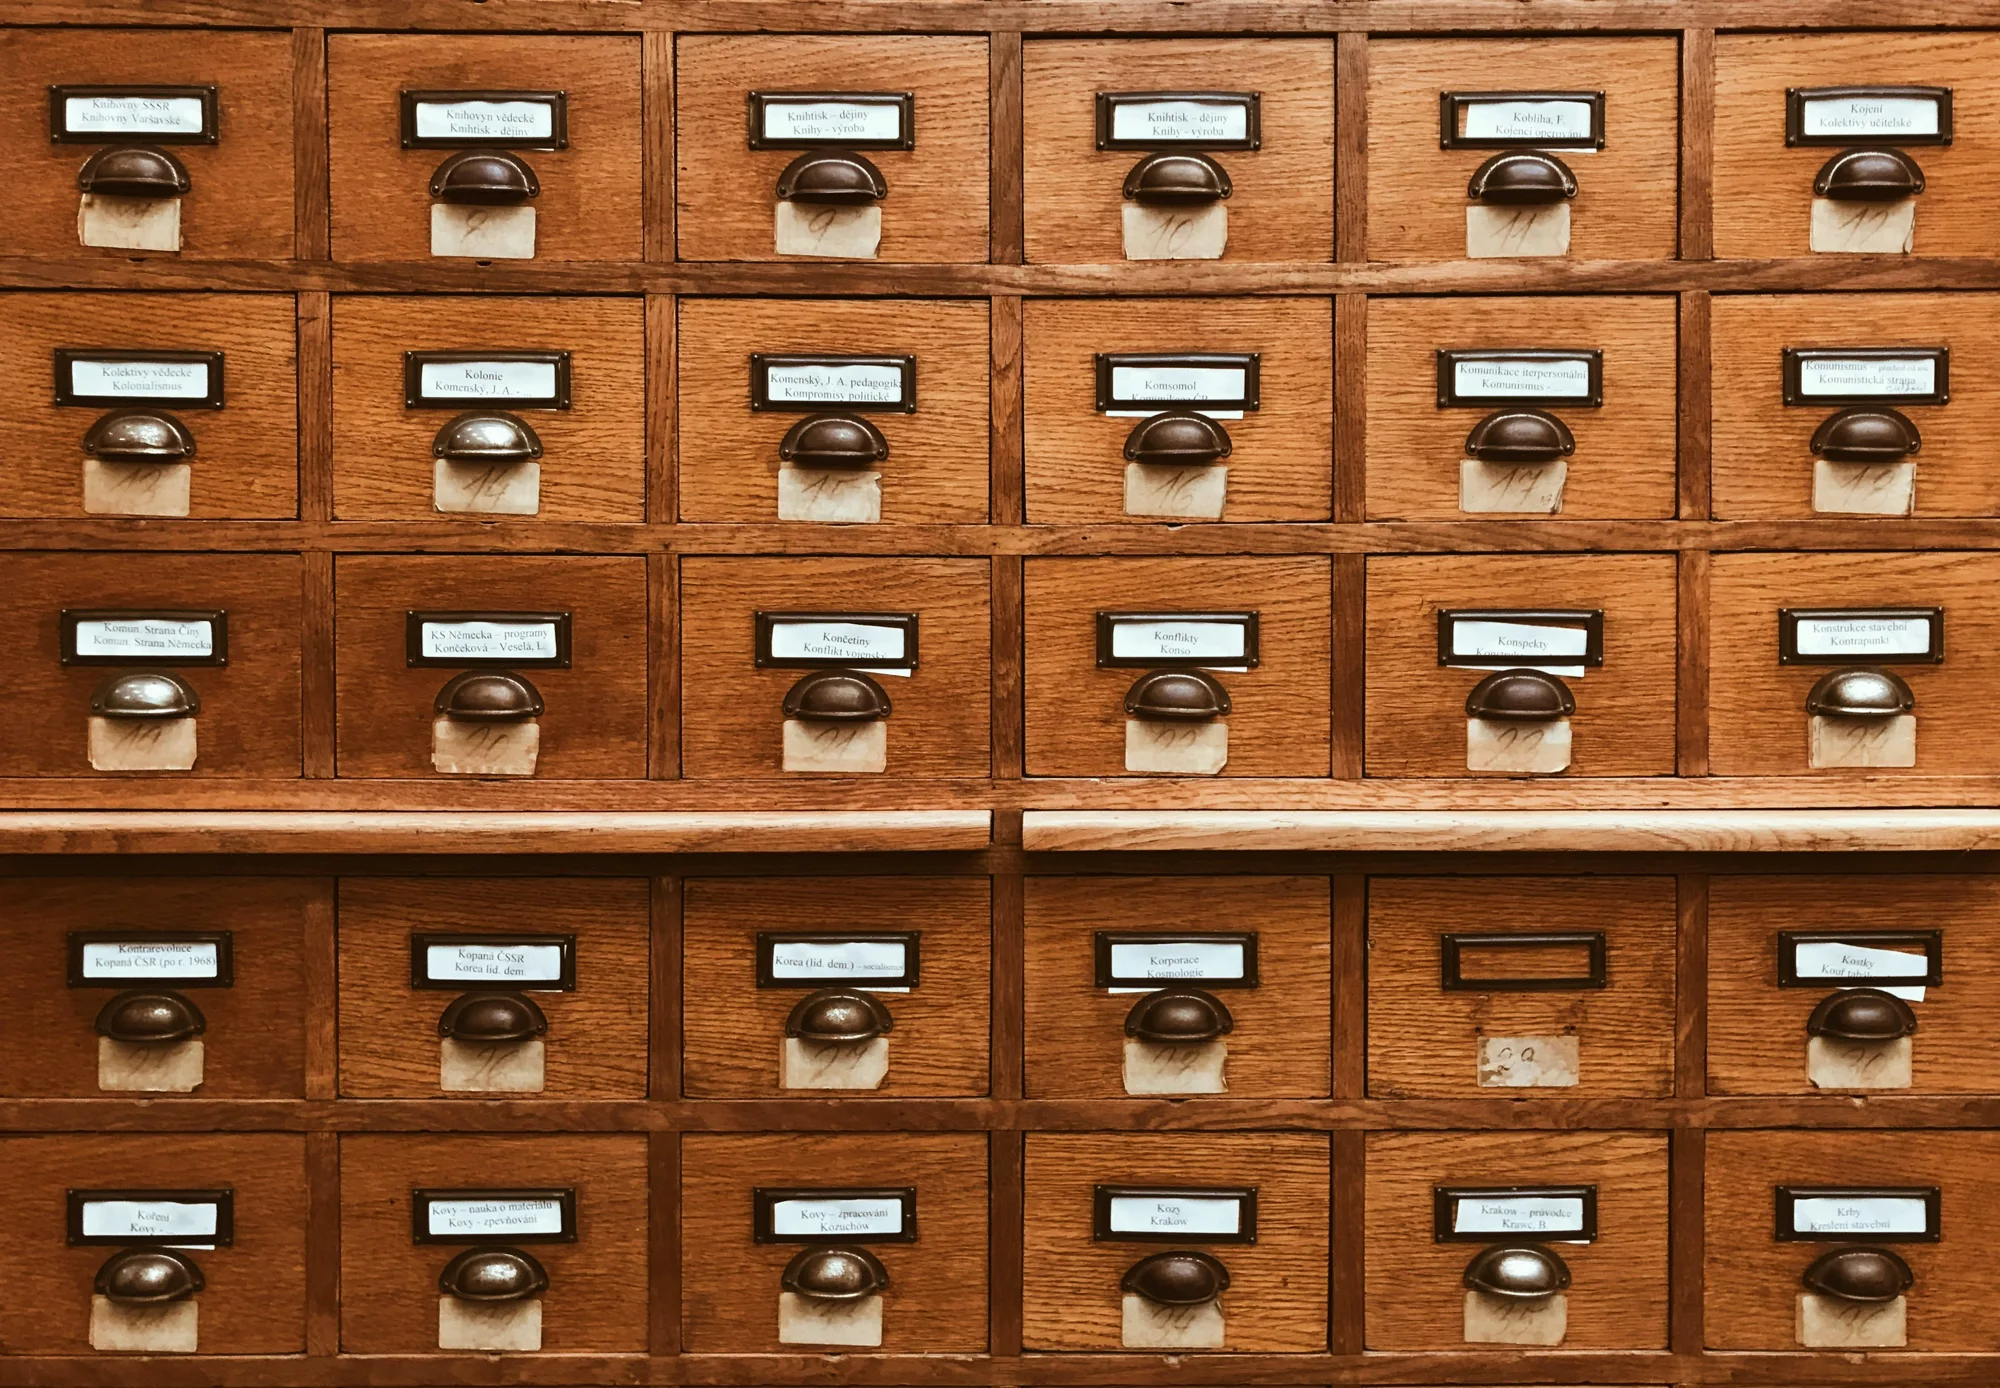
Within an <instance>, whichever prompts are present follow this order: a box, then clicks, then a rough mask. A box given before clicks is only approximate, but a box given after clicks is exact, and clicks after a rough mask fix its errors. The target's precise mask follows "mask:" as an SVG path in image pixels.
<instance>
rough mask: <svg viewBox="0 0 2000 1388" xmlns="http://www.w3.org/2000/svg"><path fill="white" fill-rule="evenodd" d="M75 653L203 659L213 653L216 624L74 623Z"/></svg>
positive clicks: (165, 620) (164, 620)
mask: <svg viewBox="0 0 2000 1388" xmlns="http://www.w3.org/2000/svg"><path fill="white" fill-rule="evenodd" d="M76 653H77V654H78V655H80V656H85V655H94V656H110V657H113V658H114V659H119V660H148V659H152V660H157V659H159V658H161V657H176V656H178V657H185V658H187V659H190V660H194V659H206V658H207V657H209V656H212V655H214V654H215V623H213V622H211V621H208V620H207V619H206V618H201V619H195V620H183V619H176V618H171V617H112V618H98V619H91V620H85V621H79V622H78V623H77V624H76Z"/></svg>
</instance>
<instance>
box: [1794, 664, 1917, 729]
mask: <svg viewBox="0 0 2000 1388" xmlns="http://www.w3.org/2000/svg"><path fill="white" fill-rule="evenodd" d="M1916 706H1917V696H1916V695H1915V694H1913V693H1911V692H1910V686H1909V685H1907V684H1905V683H1903V678H1902V676H1901V675H1894V674H1891V673H1890V672H1889V671H1887V670H1871V669H1863V668H1857V669H1853V670H1829V671H1827V672H1826V673H1825V674H1824V675H1821V676H1820V677H1819V681H1818V683H1816V684H1814V685H1813V687H1812V689H1811V690H1810V691H1809V692H1808V693H1807V694H1806V712H1807V713H1811V714H1817V715H1818V716H1820V717H1822V718H1894V717H1895V716H1896V715H1897V714H1899V713H1908V712H1910V711H1911V710H1912V709H1914V708H1915V707H1916Z"/></svg>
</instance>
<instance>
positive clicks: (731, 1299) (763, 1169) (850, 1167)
mask: <svg viewBox="0 0 2000 1388" xmlns="http://www.w3.org/2000/svg"><path fill="white" fill-rule="evenodd" d="M986 1181H987V1151H986V1135H985V1134H984V1133H949V1134H940V1133H891V1132H879V1133H851V1134H823V1135H822V1134H814V1135H810V1136H808V1135H802V1134H798V1133H753V1134H741V1135H738V1134H729V1135H711V1134H689V1135H688V1136H686V1137H684V1138H682V1139H681V1336H682V1343H683V1345H684V1347H685V1350H686V1352H687V1353H689V1354H718V1353H720V1354H759V1353H761V1354H769V1353H773V1352H777V1351H780V1350H781V1349H782V1347H781V1346H780V1345H779V1344H778V1291H779V1288H778V1278H779V1276H780V1275H781V1274H782V1273H783V1272H784V1269H785V1264H786V1263H788V1262H790V1261H791V1259H792V1256H793V1255H794V1254H796V1253H797V1252H798V1251H799V1248H800V1247H801V1245H798V1244H789V1243H766V1244H758V1243H753V1242H752V1241H751V1224H750V1219H751V1191H752V1190H753V1189H754V1188H756V1187H758V1186H766V1187H781V1188H782V1187H811V1188H839V1187H849V1188H876V1189H879V1188H881V1187H884V1186H913V1187H915V1188H916V1192H917V1213H916V1223H917V1238H916V1241H915V1242H914V1243H876V1244H870V1245H869V1251H870V1252H872V1253H873V1254H875V1256H876V1257H878V1258H880V1259H881V1260H882V1265H883V1267H884V1268H885V1269H886V1270H887V1272H888V1274H889V1285H888V1288H887V1290H886V1291H884V1292H883V1293H882V1353H884V1354H977V1353H980V1352H982V1351H983V1350H985V1348H986V1343H987V1340H986V1330H987V1326H986V1296H987V1287H986Z"/></svg>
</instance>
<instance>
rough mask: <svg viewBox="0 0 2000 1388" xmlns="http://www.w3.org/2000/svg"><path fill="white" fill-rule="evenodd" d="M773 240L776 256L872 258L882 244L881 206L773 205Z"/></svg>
mask: <svg viewBox="0 0 2000 1388" xmlns="http://www.w3.org/2000/svg"><path fill="white" fill-rule="evenodd" d="M775 217H776V221H775V230H774V239H775V241H776V247H777V253H778V254H779V255H812V256H821V257H830V258H834V259H839V260H873V259H875V255H876V252H877V251H878V250H880V248H881V245H882V209H881V208H880V207H878V206H875V205H874V204H872V203H871V204H870V205H869V206H867V207H825V206H820V205H817V204H810V203H797V202H790V201H784V202H780V203H778V204H777V212H776V214H775Z"/></svg>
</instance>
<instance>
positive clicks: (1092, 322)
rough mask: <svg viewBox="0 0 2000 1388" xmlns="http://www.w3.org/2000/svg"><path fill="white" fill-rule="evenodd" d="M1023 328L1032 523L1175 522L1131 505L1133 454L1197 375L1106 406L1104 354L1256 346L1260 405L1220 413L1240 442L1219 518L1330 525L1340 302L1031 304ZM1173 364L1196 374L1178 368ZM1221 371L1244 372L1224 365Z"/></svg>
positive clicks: (1229, 461)
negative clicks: (1101, 378)
mask: <svg viewBox="0 0 2000 1388" xmlns="http://www.w3.org/2000/svg"><path fill="white" fill-rule="evenodd" d="M1024 332H1025V348H1024V356H1025V365H1024V368H1023V370H1024V373H1025V377H1026V385H1025V389H1026V392H1027V404H1026V422H1025V424H1024V447H1025V449H1026V458H1025V463H1024V465H1025V467H1026V469H1027V489H1028V490H1027V508H1028V510H1027V514H1028V519H1029V520H1030V521H1034V522H1037V523H1049V524H1058V525H1062V524H1069V525H1076V524H1083V523H1088V522H1105V521H1134V522H1139V521H1147V520H1153V521H1158V520H1161V519H1165V518H1166V517H1164V516H1162V515H1158V514H1151V513H1148V514H1140V515H1128V514H1127V505H1128V496H1127V476H1126V471H1127V465H1128V455H1127V453H1126V452H1125V449H1126V447H1127V443H1128V441H1129V440H1130V439H1131V436H1132V435H1133V432H1134V430H1135V428H1136V427H1137V426H1138V425H1139V423H1140V422H1141V421H1142V420H1143V419H1144V418H1145V417H1146V416H1147V415H1148V413H1149V412H1153V411H1161V412H1163V411H1166V410H1168V409H1171V408H1174V404H1173V401H1172V399H1170V398H1169V396H1168V395H1167V394H1165V393H1162V392H1165V391H1170V390H1172V389H1175V388H1177V387H1181V386H1184V385H1185V381H1180V380H1162V381H1160V382H1158V389H1154V390H1148V391H1147V398H1146V399H1145V400H1144V402H1143V403H1135V402H1134V401H1132V400H1125V401H1124V403H1122V404H1120V403H1118V401H1117V400H1113V401H1112V402H1110V403H1112V404H1113V405H1114V406H1115V407H1116V408H1117V409H1118V410H1119V411H1120V412H1119V413H1118V414H1115V415H1114V414H1110V413H1106V412H1105V410H1104V409H1103V408H1101V407H1100V396H1099V387H1098V374H1099V370H1100V360H1101V358H1104V357H1107V356H1109V355H1111V354H1122V353H1135V354H1140V355H1151V356H1155V357H1187V356H1197V357H1198V356H1201V355H1204V354H1216V353H1223V354H1243V353H1253V354H1255V355H1256V359H1257V360H1256V378H1257V379H1256V382H1255V384H1256V386H1257V388H1258V401H1257V408H1255V409H1251V410H1244V411H1241V412H1240V417H1231V416H1232V415H1234V414H1236V413H1237V412H1235V411H1218V419H1219V422H1220V424H1221V428H1222V430H1223V432H1224V433H1226V434H1227V435H1228V436H1229V446H1230V452H1229V454H1228V456H1227V458H1226V459H1225V460H1223V462H1222V464H1221V466H1223V467H1226V468H1227V469H1228V475H1227V477H1226V478H1225V479H1224V488H1225V492H1226V495H1225V497H1224V499H1223V504H1222V507H1221V515H1220V519H1223V520H1232V521H1279V520H1325V519H1327V518H1328V517H1329V516H1331V515H1332V514H1333V305H1332V302H1331V301H1330V300H1327V299H1098V300H1079V299H1068V300H1064V299H1045V300H1030V301H1029V303H1028V306H1027V320H1026V326H1025V329H1024ZM1102 364H1103V365H1104V366H1108V367H1111V368H1113V369H1115V367H1116V365H1117V364H1116V363H1112V362H1103V363H1102ZM1166 369H1167V370H1170V371H1180V372H1182V373H1183V374H1185V370H1186V369H1185V368H1178V367H1175V366H1173V365H1172V364H1171V363H1169V364H1167V367H1166ZM1197 369H1199V368H1197ZM1222 369H1224V370H1226V371H1232V372H1237V373H1241V372H1242V371H1243V369H1244V368H1243V367H1242V366H1241V365H1240V364H1234V365H1231V364H1224V366H1223V368H1222ZM1153 396H1157V398H1152V397H1153ZM1121 398H1122V397H1121ZM1128 406H1129V408H1128ZM1162 470H1164V469H1162ZM1183 471H1186V469H1183ZM1183 518H1184V519H1190V520H1192V519H1200V518H1202V517H1201V516H1199V515H1193V514H1190V515H1188V516H1185V517H1183ZM1206 518H1208V519H1216V518H1217V517H1215V516H1214V515H1213V514H1210V515H1208V516H1207V517H1206Z"/></svg>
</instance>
